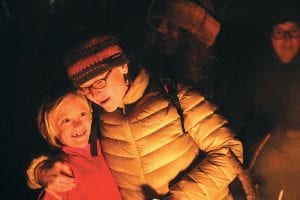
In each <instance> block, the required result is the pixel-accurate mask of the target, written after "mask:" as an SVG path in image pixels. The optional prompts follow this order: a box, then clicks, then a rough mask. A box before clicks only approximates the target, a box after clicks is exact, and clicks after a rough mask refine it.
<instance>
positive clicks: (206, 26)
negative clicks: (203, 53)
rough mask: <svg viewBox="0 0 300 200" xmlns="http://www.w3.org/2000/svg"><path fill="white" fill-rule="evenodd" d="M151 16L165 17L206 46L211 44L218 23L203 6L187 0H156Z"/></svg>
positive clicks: (217, 28) (218, 26)
mask: <svg viewBox="0 0 300 200" xmlns="http://www.w3.org/2000/svg"><path fill="white" fill-rule="evenodd" d="M150 17H151V18H166V19H168V20H169V21H170V22H172V23H173V24H175V25H177V26H179V27H181V28H183V29H185V30H187V31H189V32H191V33H193V34H195V35H196V36H197V38H198V39H199V40H200V41H202V42H203V43H204V44H205V45H206V46H207V47H209V46H211V45H213V43H214V41H215V39H216V37H217V35H218V33H219V31H220V28H221V25H220V23H219V22H218V21H217V20H216V19H215V18H213V17H212V16H211V15H210V14H209V13H208V12H207V11H206V10H205V9H204V8H203V7H201V6H200V5H198V4H196V3H194V2H191V1H188V0H157V1H156V2H155V3H154V5H153V8H152V10H151V13H150Z"/></svg>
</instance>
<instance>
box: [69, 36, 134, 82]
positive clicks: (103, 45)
mask: <svg viewBox="0 0 300 200" xmlns="http://www.w3.org/2000/svg"><path fill="white" fill-rule="evenodd" d="M128 62H129V61H128V59H127V57H126V56H125V54H124V52H123V50H122V48H121V47H120V45H119V44H118V42H117V40H116V38H115V37H114V36H110V35H105V36H96V37H93V38H91V39H89V40H87V41H85V42H83V43H81V44H80V45H78V46H77V47H76V48H75V49H74V50H72V51H71V52H69V53H68V56H67V57H66V59H65V65H66V66H67V72H68V75H69V77H70V79H71V81H72V82H73V85H74V86H75V87H78V86H79V85H81V84H83V83H85V82H87V81H89V80H91V79H92V78H94V77H96V76H98V75H99V74H101V73H103V72H105V71H107V70H109V69H112V68H114V67H118V66H120V65H122V64H126V63H128Z"/></svg>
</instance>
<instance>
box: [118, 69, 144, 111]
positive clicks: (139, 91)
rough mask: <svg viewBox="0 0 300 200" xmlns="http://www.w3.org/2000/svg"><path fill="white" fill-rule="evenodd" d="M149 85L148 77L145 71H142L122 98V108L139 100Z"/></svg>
mask: <svg viewBox="0 0 300 200" xmlns="http://www.w3.org/2000/svg"><path fill="white" fill-rule="evenodd" d="M148 84H149V75H148V74H147V72H146V70H144V69H142V70H141V72H140V73H139V74H138V76H137V77H136V79H135V80H134V81H133V83H131V86H130V88H129V90H128V92H127V94H126V95H125V97H124V98H123V107H124V105H127V104H132V103H134V102H136V101H137V100H139V99H140V98H141V97H142V96H143V94H144V91H145V89H146V88H147V86H148Z"/></svg>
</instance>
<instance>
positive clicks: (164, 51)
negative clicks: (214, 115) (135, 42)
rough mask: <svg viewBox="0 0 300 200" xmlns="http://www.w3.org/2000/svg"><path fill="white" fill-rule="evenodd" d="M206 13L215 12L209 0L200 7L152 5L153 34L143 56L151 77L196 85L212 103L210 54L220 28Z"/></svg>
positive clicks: (182, 0) (180, 1)
mask: <svg viewBox="0 0 300 200" xmlns="http://www.w3.org/2000/svg"><path fill="white" fill-rule="evenodd" d="M207 10H211V11H212V10H213V5H212V4H211V2H210V1H206V0H203V1H201V5H200V4H197V3H196V2H192V1H187V0H160V1H153V4H152V6H151V7H150V9H149V16H148V17H149V23H150V25H151V26H152V28H153V32H151V33H150V34H149V35H148V37H147V41H146V45H145V54H144V55H143V56H144V62H145V65H146V67H148V66H151V67H152V68H149V71H151V72H152V73H154V74H162V75H164V76H166V77H171V78H172V79H173V80H176V81H178V82H180V81H184V82H189V83H193V84H194V85H195V86H196V87H197V88H198V89H199V90H200V91H201V92H202V93H203V94H204V95H205V96H206V97H207V98H210V99H211V97H212V96H213V90H212V89H213V67H212V65H211V63H210V61H211V58H212V56H210V55H209V52H208V51H209V47H210V46H212V45H213V43H214V41H215V39H216V37H217V35H218V33H219V30H220V24H219V22H218V21H217V20H216V19H215V18H213V17H212V16H211V14H210V13H209V12H208V11H207ZM153 66H155V67H153Z"/></svg>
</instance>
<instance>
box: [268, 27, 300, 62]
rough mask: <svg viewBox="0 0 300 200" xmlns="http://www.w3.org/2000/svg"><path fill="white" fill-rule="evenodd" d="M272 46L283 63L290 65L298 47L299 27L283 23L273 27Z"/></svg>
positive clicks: (299, 40)
mask: <svg viewBox="0 0 300 200" xmlns="http://www.w3.org/2000/svg"><path fill="white" fill-rule="evenodd" d="M271 41H272V46H273V48H274V51H275V53H276V55H277V56H278V58H279V59H280V60H281V62H283V63H286V64H287V63H290V62H291V61H292V60H293V59H294V57H295V56H296V55H297V53H298V51H299V47H300V27H299V26H298V24H297V23H295V22H290V21H288V22H284V23H281V24H278V25H276V26H275V27H273V31H272V36H271Z"/></svg>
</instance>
